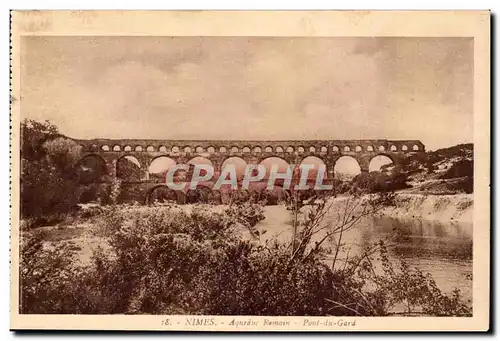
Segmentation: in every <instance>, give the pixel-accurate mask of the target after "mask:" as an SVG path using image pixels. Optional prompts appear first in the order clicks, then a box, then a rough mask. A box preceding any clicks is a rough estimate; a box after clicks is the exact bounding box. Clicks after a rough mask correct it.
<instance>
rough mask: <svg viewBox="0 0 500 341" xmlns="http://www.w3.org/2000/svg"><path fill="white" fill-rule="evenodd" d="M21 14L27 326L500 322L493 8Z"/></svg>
mask: <svg viewBox="0 0 500 341" xmlns="http://www.w3.org/2000/svg"><path fill="white" fill-rule="evenodd" d="M13 14H14V16H13V22H12V32H13V37H12V42H11V45H12V50H11V51H12V56H13V58H12V65H11V70H12V75H13V81H12V88H11V120H12V122H13V124H12V130H11V136H12V141H11V144H12V147H11V149H12V170H11V173H12V186H13V187H12V189H11V191H12V203H11V204H12V215H13V220H12V226H11V234H12V248H11V257H12V260H13V268H12V276H11V287H12V288H11V289H12V302H11V307H12V309H13V311H12V312H11V314H13V315H12V316H11V318H12V320H11V328H13V329H25V328H30V329H39V328H44V326H45V327H46V326H50V328H51V329H59V328H61V329H74V328H78V329H138V330H144V329H147V330H199V331H207V330H229V331H231V330H232V331H237V330H241V331H244V330H257V331H259V330H260V331H265V330H282V331H294V330H296V331H298V330H311V331H313V330H332V331H335V330H379V329H383V330H391V329H394V330H415V329H422V330H464V329H465V330H477V329H478V328H479V329H481V330H487V329H488V318H489V317H488V315H489V303H488V301H489V286H488V285H489V249H490V245H489V233H490V225H489V162H490V154H489V129H490V128H489V83H488V82H489V20H490V19H489V13H488V12H484V11H483V12H481V11H476V12H465V11H464V12H461V13H458V12H457V13H456V12H452V11H447V12H439V13H436V12H434V13H432V12H431V13H427V12H421V13H418V14H417V13H411V12H406V13H398V12H379V13H378V14H376V13H370V12H368V13H358V12H343V13H339V12H323V13H321V14H320V13H316V15H317V17H318V19H316V16H315V15H314V13H313V12H305V13H302V12H294V13H290V12H289V13H284V12H272V11H271V12H267V14H266V13H263V12H244V11H243V12H239V13H238V14H236V13H230V12H212V13H207V12H203V11H201V12H196V11H195V12H192V13H189V12H185V13H183V12H133V11H130V12H107V13H105V12H98V11H97V12H96V11H88V12H86V11H73V12H69V11H61V12H50V11H33V12H30V11H26V12H17V13H16V12H15V13H13ZM231 15H233V16H231ZM329 15H330V17H331V18H332V19H338V20H327V19H328V16H329ZM372 15H373V16H372ZM370 16H372V17H370ZM419 17H420V19H421V20H422V22H429V23H430V24H429V26H428V27H422V26H425V25H415V22H417V21H418V18H419ZM133 18H136V19H137V20H138V21H140V24H138V23H137V22H135V23H134V22H133V20H131V19H133ZM162 18H163V19H164V20H163V22H164V23H165V24H164V26H163V28H162V29H158V30H157V31H154V30H153V26H154V25H153V23H154V22H155V20H156V21H157V22H159V21H160V20H161V19H162ZM281 18H283V19H281ZM409 18H413V24H412V25H410V24H408V25H406V26H405V25H401V31H400V32H399V31H398V29H397V25H396V24H397V23H398V22H401V23H402V22H405V21H407V20H409ZM438 18H440V19H438ZM274 19H276V20H275V21H274V23H273V20H274ZM436 19H438V20H437V21H438V22H439V21H442V22H444V23H447V25H448V26H447V28H446V29H444V28H443V26H442V25H441V23H436ZM280 20H281V21H280ZM426 20H427V21H426ZM259 22H260V23H262V26H263V27H261V28H257V26H258V23H259ZM410 22H411V20H410ZM120 23H121V24H122V25H120ZM123 23H127V25H128V26H123V25H124V24H123ZM193 23H194V24H193ZM280 23H281V24H280ZM373 23H380V25H379V26H376V25H374V24H373ZM384 23H389V24H387V25H385V26H384ZM463 23H465V24H463ZM133 25H138V26H137V27H136V26H133ZM233 25H234V26H233ZM266 25H269V27H267V28H268V31H265V29H266ZM273 25H275V26H276V27H277V26H281V28H274V27H275V26H273ZM335 25H337V26H338V27H343V29H340V30H335V27H337V26H335ZM433 25H434V26H433ZM416 26H418V28H415V27H416ZM155 27H157V26H155ZM377 27H381V28H377ZM387 27H389V28H387ZM395 27H396V28H395ZM351 28H352V31H349V30H350V29H351ZM387 29H390V30H392V34H388V33H387V32H386V31H384V30H387ZM425 29H427V30H428V34H424V33H425V31H424V30H425ZM433 29H434V30H435V31H432V30H433ZM454 29H456V31H457V32H456V33H455V32H454V31H453V30H454ZM129 30H130V31H131V32H133V33H128V32H129ZM286 30H288V31H286ZM321 30H323V31H321ZM363 30H364V31H363ZM412 30H415V33H414V34H412V32H413V31H412ZM447 30H449V32H448V31H447ZM362 31H363V32H364V33H362ZM252 32H253V34H252ZM263 32H266V33H265V34H264V33H263ZM300 32H302V34H300ZM328 32H331V33H330V34H328ZM350 32H351V33H350ZM398 32H399V33H398ZM467 33H468V34H467ZM478 37H479V38H478ZM62 316H70V317H68V320H66V317H64V319H65V321H67V323H68V325H67V326H64V322H61V321H59V324H60V325H58V322H57V318H58V317H59V318H61V317H62ZM367 317H370V318H376V320H370V319H365V318H367ZM69 318H74V319H73V320H69ZM77 318H78V319H77ZM120 319H123V320H121V321H122V322H121V324H120V322H119V321H120ZM441 319H442V320H441ZM44 321H46V322H44ZM70 321H71V323H70ZM106 321H109V323H106ZM125 321H127V322H125ZM375 321H391V322H390V325H389V322H385V324H386V325H385V326H384V325H380V324H378V325H377V323H376V322H375ZM397 321H401V322H397ZM429 321H431V322H432V323H433V324H432V323H431V322H429ZM440 321H441V322H440ZM136 323H137V324H136ZM120 325H121V327H120ZM440 325H441V326H442V327H441V326H440Z"/></svg>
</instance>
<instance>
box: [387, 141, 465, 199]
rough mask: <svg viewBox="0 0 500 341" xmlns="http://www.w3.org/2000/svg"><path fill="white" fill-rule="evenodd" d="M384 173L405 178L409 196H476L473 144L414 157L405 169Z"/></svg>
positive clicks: (397, 168)
mask: <svg viewBox="0 0 500 341" xmlns="http://www.w3.org/2000/svg"><path fill="white" fill-rule="evenodd" d="M381 172H382V173H385V174H388V175H390V176H396V175H397V176H399V177H401V176H405V177H406V184H407V185H408V188H406V189H402V191H405V192H412V193H428V194H456V193H472V192H473V183H474V145H473V144H472V143H467V144H459V145H456V146H452V147H448V148H442V149H438V150H435V151H429V152H427V153H425V154H414V155H411V156H410V157H408V158H407V159H406V160H405V161H404V163H403V164H402V165H398V166H394V165H387V166H385V167H383V168H382V169H381Z"/></svg>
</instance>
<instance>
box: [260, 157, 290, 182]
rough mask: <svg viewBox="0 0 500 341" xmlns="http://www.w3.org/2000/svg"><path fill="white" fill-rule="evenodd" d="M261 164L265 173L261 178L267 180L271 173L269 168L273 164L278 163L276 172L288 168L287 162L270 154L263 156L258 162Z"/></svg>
mask: <svg viewBox="0 0 500 341" xmlns="http://www.w3.org/2000/svg"><path fill="white" fill-rule="evenodd" d="M260 164H261V165H263V166H264V168H265V169H266V175H265V176H264V179H263V180H268V179H269V175H270V174H271V168H272V167H273V165H278V173H285V172H286V171H287V169H288V162H286V161H285V160H284V159H282V158H280V157H278V156H270V157H267V158H265V159H264V160H262V161H261V162H260Z"/></svg>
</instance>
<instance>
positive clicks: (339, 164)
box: [333, 155, 361, 179]
mask: <svg viewBox="0 0 500 341" xmlns="http://www.w3.org/2000/svg"><path fill="white" fill-rule="evenodd" d="M333 171H334V173H335V177H336V178H340V179H351V178H353V177H355V176H356V175H358V174H360V173H361V166H360V164H359V162H358V160H356V159H355V158H353V157H352V156H348V155H344V156H341V157H339V158H338V159H337V161H335V166H334V167H333Z"/></svg>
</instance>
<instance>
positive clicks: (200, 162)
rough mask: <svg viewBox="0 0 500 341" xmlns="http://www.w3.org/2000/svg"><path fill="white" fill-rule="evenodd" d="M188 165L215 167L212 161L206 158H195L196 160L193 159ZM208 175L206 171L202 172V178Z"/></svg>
mask: <svg viewBox="0 0 500 341" xmlns="http://www.w3.org/2000/svg"><path fill="white" fill-rule="evenodd" d="M188 165H209V166H213V165H212V161H210V160H209V159H207V158H206V157H203V156H195V157H194V158H192V159H191V160H189V161H188ZM204 175H206V171H205V170H204V169H202V170H201V172H200V176H204Z"/></svg>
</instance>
